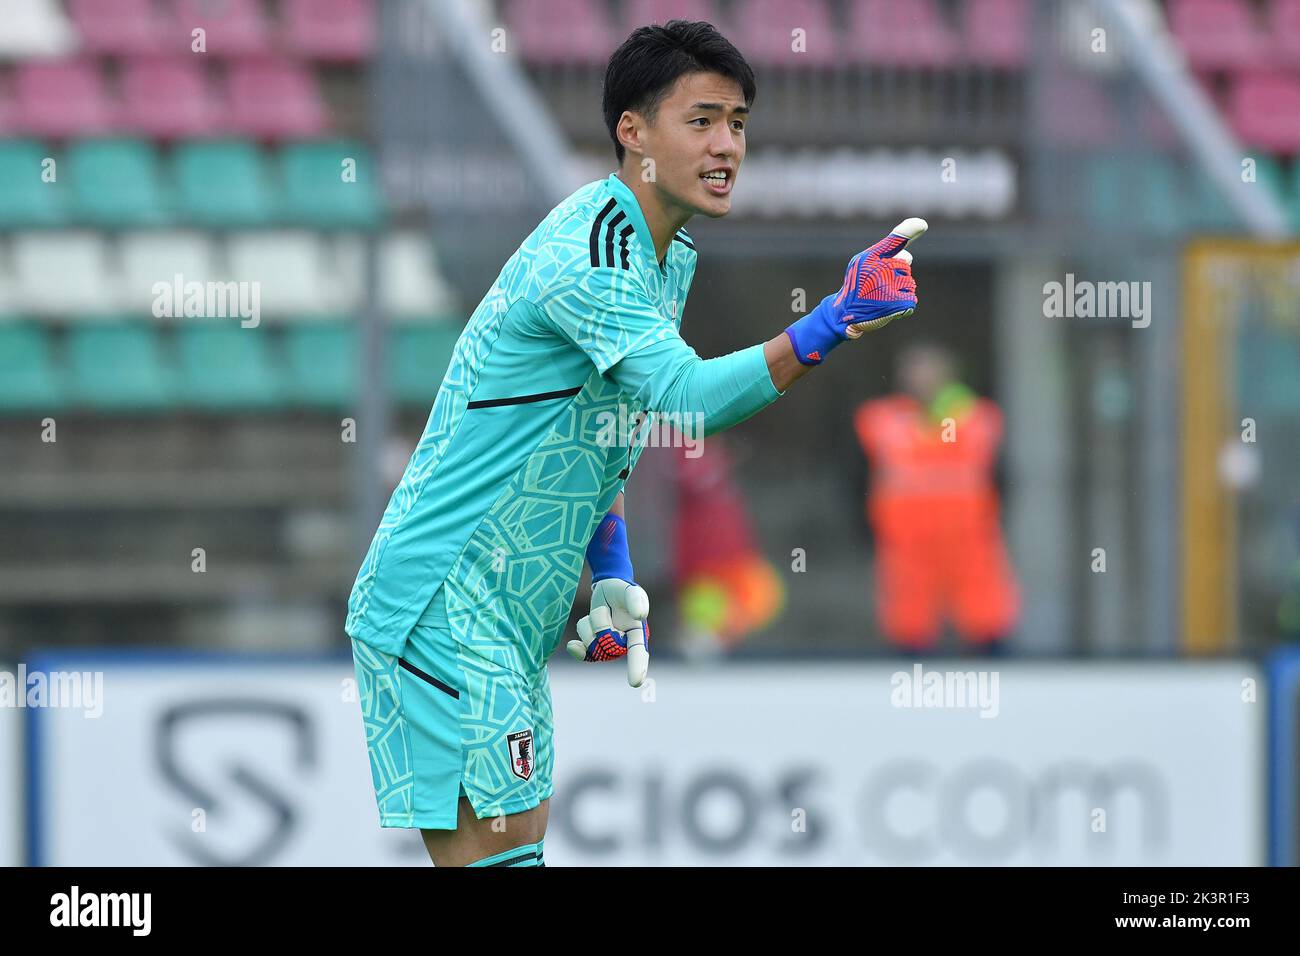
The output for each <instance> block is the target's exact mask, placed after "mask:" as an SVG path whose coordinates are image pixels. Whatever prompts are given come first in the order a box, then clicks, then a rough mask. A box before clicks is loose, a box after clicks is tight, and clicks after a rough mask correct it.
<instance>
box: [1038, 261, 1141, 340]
mask: <svg viewBox="0 0 1300 956" xmlns="http://www.w3.org/2000/svg"><path fill="white" fill-rule="evenodd" d="M1043 315H1044V316H1046V317H1047V318H1049V319H1061V318H1065V319H1075V318H1078V319H1091V318H1098V319H1132V320H1133V321H1132V325H1133V328H1135V329H1145V328H1146V327H1147V326H1148V325H1150V324H1151V283H1150V282H1087V281H1084V282H1076V281H1074V273H1073V272H1067V273H1066V274H1065V282H1064V283H1061V282H1047V283H1044V284H1043Z"/></svg>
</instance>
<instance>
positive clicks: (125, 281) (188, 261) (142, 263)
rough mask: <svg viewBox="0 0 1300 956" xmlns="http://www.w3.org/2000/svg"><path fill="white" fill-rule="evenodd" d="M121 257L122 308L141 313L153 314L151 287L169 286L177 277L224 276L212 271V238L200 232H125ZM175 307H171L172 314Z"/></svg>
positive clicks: (187, 279)
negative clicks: (163, 284) (162, 284)
mask: <svg viewBox="0 0 1300 956" xmlns="http://www.w3.org/2000/svg"><path fill="white" fill-rule="evenodd" d="M120 251H121V257H122V308H124V309H128V310H130V311H131V312H133V313H138V314H140V315H141V316H144V315H153V314H154V312H153V307H154V301H155V299H156V298H157V296H156V295H155V292H154V286H155V285H156V284H157V283H159V282H164V283H167V284H168V285H169V286H170V285H173V284H174V282H175V277H176V276H177V275H179V276H181V283H182V287H183V286H184V283H187V282H209V281H217V280H221V279H224V278H226V277H225V276H220V275H217V274H216V265H215V261H214V258H213V249H212V238H211V236H209V235H208V234H206V233H202V232H189V231H184V232H171V231H166V232H162V231H157V230H148V231H145V232H134V233H127V234H126V235H124V236H123V237H122V240H121V244H120ZM175 311H176V310H175V307H174V306H173V307H172V312H173V314H174V313H175Z"/></svg>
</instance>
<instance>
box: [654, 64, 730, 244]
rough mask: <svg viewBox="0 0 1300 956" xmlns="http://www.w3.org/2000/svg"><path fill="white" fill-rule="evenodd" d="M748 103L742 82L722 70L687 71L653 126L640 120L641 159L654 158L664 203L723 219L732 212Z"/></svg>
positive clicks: (658, 189)
mask: <svg viewBox="0 0 1300 956" xmlns="http://www.w3.org/2000/svg"><path fill="white" fill-rule="evenodd" d="M748 120H749V108H748V107H746V106H745V100H744V98H743V97H742V95H741V92H740V84H739V83H737V82H736V81H735V80H730V79H727V78H726V77H724V76H722V75H721V74H718V73H687V74H686V75H685V76H682V77H680V78H679V79H678V81H677V83H676V85H675V86H674V87H673V89H672V91H671V92H670V93H669V94H668V96H666V97H665V98H664V100H663V102H662V103H661V104H660V105H659V111H658V113H657V114H656V115H655V121H654V124H653V125H648V126H647V125H645V124H644V123H639V124H638V126H639V127H640V130H641V144H642V147H643V155H642V156H639V157H638V156H632V163H633V168H632V170H631V173H632V174H633V175H639V176H646V175H648V173H643V172H642V168H638V167H641V165H642V164H641V160H643V159H653V160H654V167H653V169H654V180H653V182H654V185H655V188H656V190H657V191H658V193H659V196H660V198H661V199H662V200H663V201H664V203H665V205H668V206H674V207H677V208H679V209H681V210H683V211H685V212H688V213H689V214H690V215H695V214H696V213H699V214H702V215H705V216H709V217H711V218H714V219H716V218H718V217H719V216H725V215H726V214H727V213H728V212H730V211H731V191H732V189H733V188H734V187H735V184H736V173H737V172H738V171H739V170H740V163H741V161H742V160H743V159H744V158H745V125H746V123H747V122H748Z"/></svg>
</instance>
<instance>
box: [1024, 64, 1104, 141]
mask: <svg viewBox="0 0 1300 956" xmlns="http://www.w3.org/2000/svg"><path fill="white" fill-rule="evenodd" d="M1041 103H1042V106H1041V108H1042V115H1041V117H1040V120H1041V122H1042V126H1043V130H1044V132H1045V133H1046V134H1047V138H1048V140H1049V142H1051V143H1052V144H1053V145H1054V146H1064V147H1097V146H1104V145H1108V144H1110V143H1113V142H1114V141H1115V138H1116V137H1117V136H1118V134H1119V127H1118V124H1117V122H1116V119H1115V115H1114V113H1113V111H1112V109H1111V101H1110V98H1109V97H1108V96H1107V95H1106V94H1104V93H1103V92H1102V90H1101V89H1100V87H1099V86H1098V84H1097V82H1095V81H1093V80H1090V79H1086V78H1084V77H1080V76H1074V77H1067V76H1059V77H1054V78H1052V79H1049V80H1048V81H1047V82H1046V83H1045V84H1044V89H1043V92H1042V98H1041Z"/></svg>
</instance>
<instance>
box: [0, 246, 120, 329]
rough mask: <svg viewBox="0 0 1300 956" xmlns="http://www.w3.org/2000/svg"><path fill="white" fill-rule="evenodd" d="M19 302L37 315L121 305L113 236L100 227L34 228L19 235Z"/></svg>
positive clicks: (88, 312)
mask: <svg viewBox="0 0 1300 956" xmlns="http://www.w3.org/2000/svg"><path fill="white" fill-rule="evenodd" d="M12 248H13V267H14V268H13V271H14V279H15V286H16V302H15V305H16V306H17V308H19V309H20V310H22V311H24V312H27V313H30V314H32V315H102V314H104V313H107V312H113V311H115V310H116V308H117V305H118V301H117V300H118V294H119V286H118V283H117V276H116V275H115V274H113V273H111V272H110V271H109V268H108V241H107V240H106V239H105V238H104V237H103V236H101V235H100V234H99V233H95V232H83V231H69V232H63V231H59V232H48V233H38V232H29V233H23V234H20V235H17V236H15V237H14V240H13V247H12Z"/></svg>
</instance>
